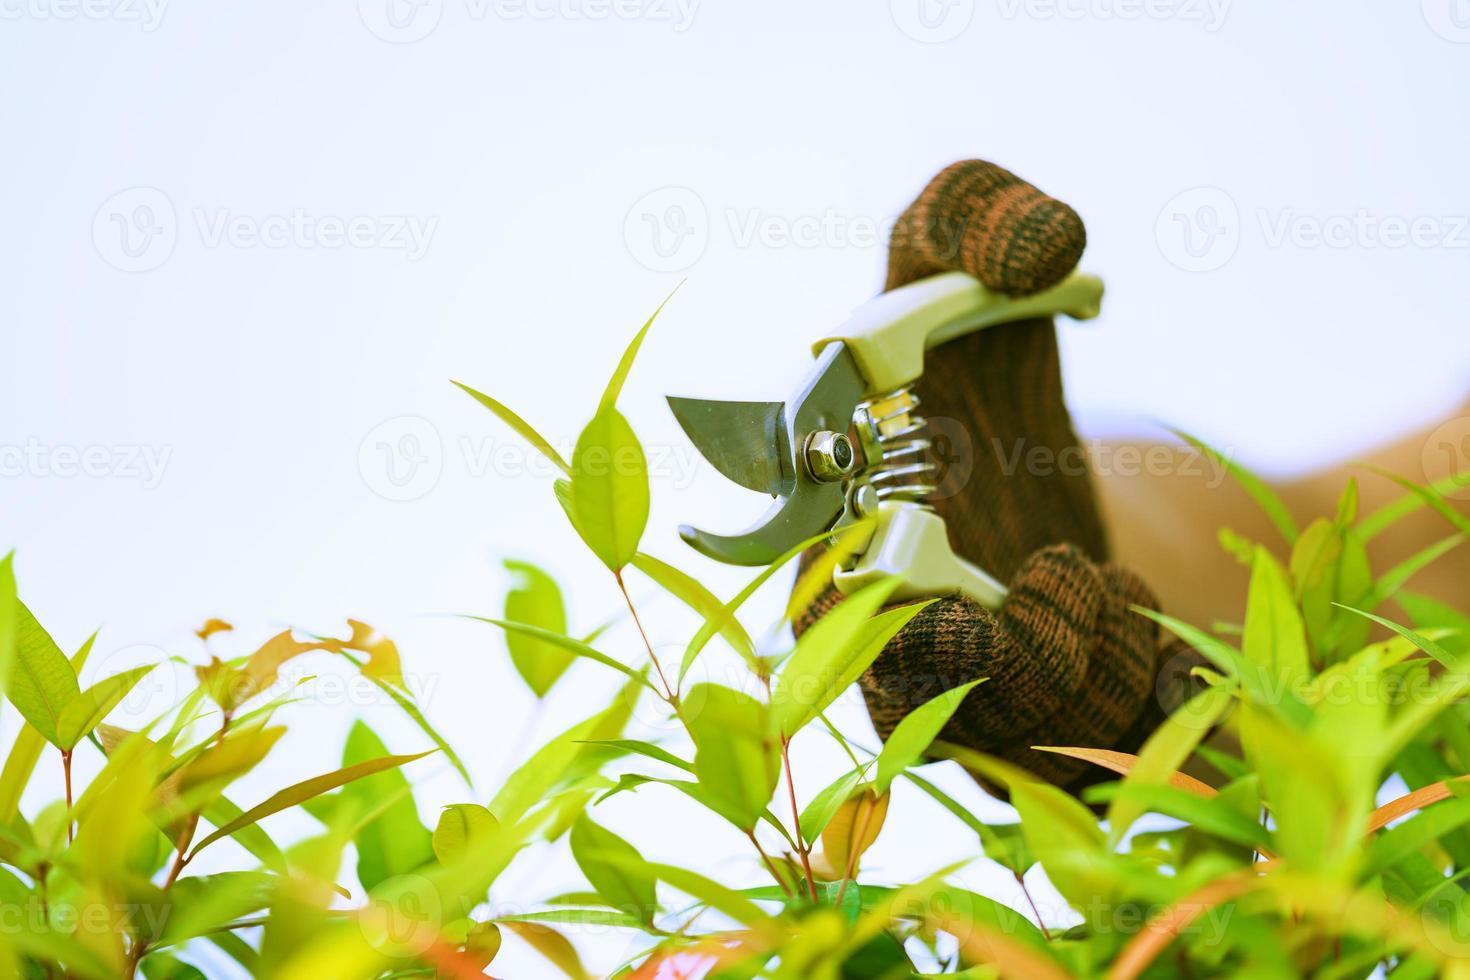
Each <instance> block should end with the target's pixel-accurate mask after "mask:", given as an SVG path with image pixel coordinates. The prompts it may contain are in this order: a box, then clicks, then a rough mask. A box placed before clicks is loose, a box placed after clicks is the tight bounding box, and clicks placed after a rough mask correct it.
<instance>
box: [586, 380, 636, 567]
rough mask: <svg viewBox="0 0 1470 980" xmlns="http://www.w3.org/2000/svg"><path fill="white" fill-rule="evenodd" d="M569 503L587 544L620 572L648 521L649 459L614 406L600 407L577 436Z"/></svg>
mask: <svg viewBox="0 0 1470 980" xmlns="http://www.w3.org/2000/svg"><path fill="white" fill-rule="evenodd" d="M571 504H572V512H573V513H574V514H575V516H576V519H575V521H574V524H575V525H576V529H577V533H578V534H580V535H581V537H582V540H583V542H585V543H586V545H587V547H588V548H590V549H592V553H593V554H595V555H596V556H597V557H598V559H599V560H601V561H602V563H603V564H604V565H606V566H607V567H608V568H609V569H610V570H612V571H613V572H620V571H622V569H623V568H624V567H625V566H626V565H627V564H628V563H629V562H630V561H632V560H633V556H634V555H636V554H637V553H638V543H639V541H641V540H642V538H643V529H644V527H645V526H646V525H647V524H648V506H649V500H648V462H647V460H645V459H644V456H643V447H642V446H640V445H639V443H638V437H637V436H636V435H634V434H633V427H632V426H630V425H629V424H628V420H627V419H625V418H623V416H622V414H621V413H620V412H619V411H618V410H617V408H615V407H613V406H604V407H602V408H599V409H598V411H597V414H596V415H594V416H593V417H592V421H590V422H588V423H587V427H586V428H585V429H583V430H582V434H581V435H580V436H579V437H578V438H577V446H576V449H575V450H574V451H573V452H572V483H571Z"/></svg>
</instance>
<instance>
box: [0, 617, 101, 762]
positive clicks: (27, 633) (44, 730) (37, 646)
mask: <svg viewBox="0 0 1470 980" xmlns="http://www.w3.org/2000/svg"><path fill="white" fill-rule="evenodd" d="M16 613H17V620H16V624H17V626H16V640H15V645H16V656H15V662H14V663H13V664H12V665H11V673H10V677H9V678H8V683H9V686H8V688H7V693H8V694H9V695H10V702H11V703H12V704H14V705H15V708H16V710H17V711H19V712H20V713H21V715H22V716H24V718H25V720H26V721H28V722H30V723H31V725H32V727H34V728H35V729H36V731H38V732H40V733H41V735H42V736H43V737H44V738H45V739H46V741H48V742H50V743H51V744H52V745H57V746H59V745H60V744H61V743H60V737H59V736H58V735H57V731H56V726H57V724H58V723H59V722H60V721H61V713H62V711H64V710H65V709H66V706H67V705H68V704H71V702H72V701H73V700H74V699H75V698H76V697H77V695H79V694H81V693H82V691H81V687H80V686H79V685H78V684H77V675H76V672H75V671H73V670H72V666H71V664H70V663H68V662H67V659H66V656H65V654H63V653H62V652H61V649H60V648H59V647H58V646H57V645H56V641H54V640H52V639H51V634H49V633H47V632H46V630H45V629H44V628H43V627H42V626H41V624H40V623H38V622H37V621H36V617H35V616H33V615H31V611H30V609H29V608H27V606H26V604H25V603H24V602H21V601H19V600H17V601H16Z"/></svg>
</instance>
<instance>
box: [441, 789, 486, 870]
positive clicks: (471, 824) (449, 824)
mask: <svg viewBox="0 0 1470 980" xmlns="http://www.w3.org/2000/svg"><path fill="white" fill-rule="evenodd" d="M499 826H500V822H499V821H497V820H496V819H495V815H494V814H493V813H491V812H490V811H489V810H487V809H485V808H484V807H482V806H480V805H479V804H478V803H451V804H450V805H449V806H446V807H445V808H444V810H443V812H442V813H440V814H439V823H438V824H436V825H435V827H434V837H433V846H434V856H435V857H437V858H438V859H439V861H440V862H441V863H445V864H447V863H449V862H451V861H454V860H455V859H457V858H458V857H459V856H460V855H462V854H463V853H464V852H465V851H466V850H468V849H469V846H470V844H471V842H475V841H479V840H480V839H481V838H482V837H483V835H485V834H488V833H490V832H492V831H494V830H495V829H496V828H497V827H499Z"/></svg>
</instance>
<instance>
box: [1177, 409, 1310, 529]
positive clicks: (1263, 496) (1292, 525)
mask: <svg viewBox="0 0 1470 980" xmlns="http://www.w3.org/2000/svg"><path fill="white" fill-rule="evenodd" d="M1173 432H1174V434H1175V435H1176V436H1178V437H1179V438H1181V439H1183V440H1184V441H1185V442H1187V443H1189V444H1190V445H1191V446H1193V447H1194V448H1195V449H1198V450H1199V451H1200V452H1201V453H1204V454H1205V456H1207V457H1209V458H1210V459H1212V460H1214V461H1215V462H1216V463H1218V464H1219V465H1220V466H1222V467H1224V468H1225V472H1226V473H1228V474H1230V477H1231V478H1232V479H1233V480H1235V482H1236V483H1238V484H1239V485H1240V487H1241V489H1243V490H1244V491H1245V492H1246V493H1247V494H1249V495H1250V498H1251V499H1252V500H1254V501H1255V502H1256V506H1258V507H1260V508H1261V510H1262V511H1264V512H1265V514H1266V516H1267V517H1269V518H1270V519H1271V523H1272V524H1274V525H1276V530H1278V531H1280V532H1281V536H1282V537H1283V538H1285V539H1286V543H1287V544H1293V543H1295V541H1296V536H1297V533H1298V532H1297V526H1296V521H1295V520H1294V519H1293V518H1292V516H1291V511H1290V510H1288V509H1287V507H1286V504H1285V503H1283V502H1282V500H1281V498H1280V497H1279V496H1277V494H1276V492H1275V491H1274V490H1272V489H1271V488H1270V486H1268V485H1267V483H1266V481H1265V480H1262V479H1261V478H1260V477H1259V476H1256V474H1254V473H1252V472H1251V471H1250V470H1248V469H1246V468H1245V467H1244V466H1242V465H1240V464H1239V463H1237V462H1236V461H1235V460H1233V459H1231V458H1230V457H1229V456H1226V455H1225V454H1224V453H1222V452H1220V451H1219V450H1218V449H1216V448H1214V447H1213V446H1211V445H1209V444H1207V443H1205V442H1204V441H1202V440H1200V439H1196V438H1195V437H1194V436H1192V435H1190V434H1189V433H1187V432H1181V431H1179V430H1178V429H1175V430H1173Z"/></svg>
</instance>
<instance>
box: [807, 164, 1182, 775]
mask: <svg viewBox="0 0 1470 980" xmlns="http://www.w3.org/2000/svg"><path fill="white" fill-rule="evenodd" d="M1085 245H1086V231H1085V229H1084V228H1083V225H1082V221H1081V219H1080V218H1079V217H1078V216H1077V214H1076V212H1075V211H1073V210H1072V209H1071V208H1069V207H1068V206H1067V205H1065V204H1063V203H1061V202H1060V201H1057V200H1054V199H1053V198H1050V197H1047V196H1046V195H1045V194H1042V193H1041V192H1040V191H1039V190H1037V189H1036V188H1034V187H1032V186H1031V185H1030V184H1027V183H1026V182H1025V181H1022V180H1021V179H1020V178H1018V177H1016V176H1015V175H1014V174H1011V173H1009V172H1007V171H1005V170H1003V169H1001V168H1000V167H997V166H995V165H994V164H990V163H986V162H984V161H980V160H970V161H965V162H962V163H956V164H954V165H952V166H950V167H948V168H946V169H945V170H944V171H943V172H942V173H940V174H939V175H938V176H937V177H935V178H934V180H933V181H931V182H930V183H929V185H928V187H926V188H925V189H924V191H923V193H921V194H920V195H919V197H918V199H917V200H916V201H914V203H913V204H911V205H910V206H909V208H908V210H907V211H905V213H904V215H903V216H902V218H901V219H900V220H899V222H898V223H897V225H896V226H895V228H894V232H893V236H892V241H891V242H890V248H889V257H888V282H887V286H886V288H887V289H894V288H896V287H898V286H902V285H905V284H906V283H909V282H913V281H914V280H916V279H921V278H924V277H926V276H930V275H935V274H937V273H940V272H947V271H952V270H956V269H958V270H961V271H963V272H967V273H969V274H970V275H972V276H974V277H975V278H977V279H979V280H980V281H981V282H982V283H984V284H985V285H986V286H987V287H989V288H991V289H994V290H997V291H999V292H1004V293H1008V294H1012V295H1025V294H1028V293H1034V292H1039V291H1041V290H1043V289H1046V288H1048V287H1050V286H1052V285H1055V284H1056V283H1057V282H1059V281H1061V279H1063V278H1064V277H1065V276H1066V275H1067V274H1068V273H1069V272H1071V271H1072V269H1073V267H1074V266H1076V264H1077V261H1078V259H1079V258H1080V257H1081V255H1082V250H1083V248H1084V247H1085ZM918 392H919V395H920V397H921V398H922V400H923V410H922V411H923V414H924V415H925V416H926V417H927V418H928V419H929V421H930V425H931V428H933V429H936V430H938V431H939V432H940V433H941V435H943V434H945V433H948V434H950V435H951V436H954V437H956V441H957V442H958V443H960V444H959V445H955V446H953V447H950V449H949V452H950V453H951V454H955V453H957V454H959V455H961V456H966V454H968V456H967V458H966V459H965V460H964V461H965V462H968V463H969V466H968V467H966V466H964V465H961V466H959V467H955V468H953V469H951V472H950V475H949V477H950V478H949V479H947V480H944V481H942V482H941V488H940V492H939V494H938V499H936V500H935V502H934V505H935V508H936V509H937V511H938V512H939V514H940V515H941V516H942V517H943V518H944V519H945V521H946V523H947V524H948V527H949V534H950V540H951V543H952V545H953V546H954V549H955V551H956V552H957V553H958V554H960V555H963V556H964V557H965V558H968V559H969V560H970V561H972V562H974V563H975V564H977V565H979V566H980V567H981V568H983V569H984V570H986V571H987V572H989V573H990V574H991V575H994V576H995V577H996V578H998V579H1000V580H1002V581H1005V582H1008V584H1009V587H1010V595H1009V597H1008V598H1007V599H1006V601H1005V604H1004V605H1003V606H1002V607H1001V609H1000V610H999V611H998V612H996V613H993V614H992V613H991V612H990V611H988V610H986V609H984V608H983V607H981V606H979V605H978V604H976V603H974V602H972V601H970V600H967V599H963V598H959V597H950V598H944V599H940V600H939V601H937V602H935V603H933V604H932V605H931V606H929V607H928V608H927V609H926V610H924V611H923V612H922V613H920V614H919V615H918V616H917V617H916V618H915V619H914V620H913V621H912V622H911V623H910V624H909V625H908V626H907V627H905V628H904V630H903V631H902V632H901V633H899V634H898V636H896V637H895V638H894V639H893V640H892V641H891V642H890V643H889V645H888V646H887V647H886V648H885V649H884V651H883V653H882V654H881V655H880V656H879V657H878V659H877V660H876V661H875V662H874V664H873V665H872V667H871V668H870V669H869V670H868V671H867V672H866V673H865V674H864V676H863V677H862V680H861V686H862V690H863V695H864V697H865V699H866V701H867V705H868V712H869V714H870V715H871V716H872V719H873V724H874V726H875V727H876V728H877V730H878V733H879V735H881V736H882V737H883V738H885V739H886V738H887V737H888V735H889V734H890V733H891V732H892V731H893V728H894V726H896V725H897V724H898V722H899V721H900V720H901V719H902V718H903V717H904V715H906V714H907V713H908V712H909V711H911V710H913V709H914V708H915V707H917V706H919V705H920V704H922V703H924V702H925V701H927V700H929V699H930V698H932V697H934V696H935V695H937V694H939V693H941V692H942V691H944V690H947V689H949V688H952V687H955V686H957V685H959V684H963V683H965V682H966V681H970V680H973V679H975V678H977V677H987V678H989V680H988V681H986V682H985V683H984V684H981V685H980V686H979V687H977V688H975V689H974V690H973V691H972V692H971V693H970V694H969V695H968V696H967V697H966V698H965V701H964V703H963V704H962V705H961V706H960V708H959V710H958V711H957V712H956V713H955V715H954V718H953V719H952V720H951V722H950V723H949V725H948V727H947V728H946V729H945V730H944V732H943V733H942V735H941V738H943V739H945V740H948V741H951V742H955V743H957V744H960V745H965V746H969V747H970V748H973V749H977V750H980V751H983V752H987V753H990V754H992V755H996V756H999V757H1000V758H1003V759H1006V760H1008V761H1010V762H1014V763H1016V764H1018V765H1020V766H1022V767H1023V768H1026V769H1029V770H1030V771H1032V772H1033V773H1035V774H1036V775H1038V776H1040V777H1042V778H1044V779H1046V780H1049V781H1050V782H1053V783H1055V784H1057V785H1060V786H1064V787H1067V788H1070V789H1074V790H1075V789H1077V788H1080V787H1081V786H1082V785H1086V784H1087V783H1090V782H1094V781H1097V780H1098V779H1100V778H1105V777H1106V776H1107V774H1106V773H1104V772H1103V771H1101V770H1099V769H1097V768H1096V767H1093V766H1090V765H1089V764H1087V763H1084V762H1081V761H1078V760H1075V759H1070V758H1066V757H1063V756H1058V755H1055V754H1051V753H1043V752H1036V751H1034V750H1032V749H1031V748H1030V746H1033V745H1063V746H1065V745H1076V746H1085V747H1089V748H1113V749H1119V750H1121V751H1134V750H1136V749H1137V748H1138V746H1139V745H1140V744H1141V743H1142V741H1143V739H1144V738H1146V737H1147V735H1148V734H1149V733H1150V732H1151V731H1152V730H1153V729H1154V728H1155V727H1157V725H1158V723H1159V722H1160V721H1162V720H1163V718H1164V717H1165V713H1166V705H1165V703H1164V702H1166V701H1171V700H1173V699H1172V698H1170V697H1168V696H1167V695H1165V696H1163V697H1161V696H1160V693H1159V692H1158V691H1157V690H1156V687H1158V686H1159V685H1158V684H1157V683H1156V682H1157V678H1158V675H1159V672H1160V668H1161V667H1162V666H1163V665H1164V664H1165V663H1169V662H1170V661H1174V662H1175V665H1176V666H1177V663H1178V658H1179V655H1180V654H1181V653H1182V650H1183V648H1182V647H1181V646H1176V645H1173V644H1169V645H1163V644H1161V636H1160V631H1159V629H1158V628H1157V627H1156V626H1155V624H1154V623H1153V622H1152V621H1151V620H1149V619H1147V618H1146V617H1144V616H1141V615H1139V614H1138V613H1136V612H1133V611H1132V610H1131V609H1130V608H1129V607H1130V606H1133V605H1142V606H1149V607H1154V606H1155V605H1156V602H1155V599H1154V596H1153V594H1152V592H1150V590H1149V588H1148V586H1146V585H1145V584H1144V583H1143V582H1142V581H1140V580H1139V579H1138V578H1137V577H1136V576H1135V575H1133V574H1131V573H1130V572H1128V571H1127V570H1125V569H1122V568H1119V567H1117V566H1114V565H1112V564H1109V563H1108V545H1107V538H1106V534H1105V533H1104V529H1103V525H1102V520H1101V517H1100V516H1099V513H1098V508H1097V504H1096V501H1095V500H1094V497H1093V491H1092V485H1091V480H1090V478H1089V476H1088V474H1087V471H1086V467H1085V465H1084V461H1085V455H1084V454H1083V453H1082V451H1081V447H1080V445H1079V444H1078V440H1077V436H1076V434H1075V433H1074V432H1073V430H1072V422H1071V418H1070V416H1069V415H1068V413H1067V408H1066V405H1065V404H1064V403H1063V400H1062V380H1061V368H1060V363H1059V361H1058V354H1057V341H1056V332H1055V330H1054V328H1053V325H1052V321H1051V319H1050V318H1044V319H1035V320H1025V321H1019V322H1015V323H1010V324H1005V325H1002V326H996V327H990V328H987V329H984V330H979V331H976V332H974V333H971V334H968V335H966V336H963V337H961V338H959V339H957V340H953V341H950V342H949V343H946V344H944V345H942V346H940V347H938V348H936V349H934V350H931V351H930V352H929V353H928V354H927V355H926V357H925V361H924V375H923V378H922V379H921V381H920V382H919V384H918ZM964 433H968V439H969V446H965V445H963V442H964V435H963V434H964ZM941 441H942V440H941ZM941 448H943V447H942V446H941ZM940 462H943V459H941V460H940ZM966 469H968V476H967V477H964V476H963V474H964V471H965V470H966ZM811 557H813V556H812V555H808V556H806V558H807V560H808V561H809V560H810V558H811ZM841 598H842V597H841V595H840V594H839V593H837V591H836V589H835V588H831V587H829V588H828V589H827V590H826V591H825V592H823V593H822V594H821V595H820V596H819V597H818V598H817V599H816V600H815V601H814V602H813V604H812V605H811V606H810V607H809V608H808V609H807V610H806V611H805V613H804V614H803V615H802V616H800V617H798V621H797V623H796V624H795V626H796V629H797V632H798V633H800V632H801V631H803V630H805V629H806V628H807V627H808V626H810V625H811V624H812V623H813V622H815V621H816V620H817V619H818V618H820V617H821V616H822V615H823V614H824V613H825V612H826V611H828V610H829V609H830V608H831V607H832V606H833V605H835V604H836V603H837V602H838V601H840V600H841ZM1172 681H1173V679H1171V682H1172ZM1172 706H1173V705H1172V704H1169V705H1167V707H1172Z"/></svg>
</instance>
